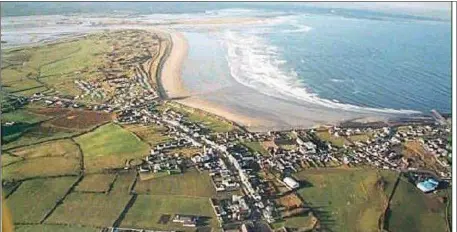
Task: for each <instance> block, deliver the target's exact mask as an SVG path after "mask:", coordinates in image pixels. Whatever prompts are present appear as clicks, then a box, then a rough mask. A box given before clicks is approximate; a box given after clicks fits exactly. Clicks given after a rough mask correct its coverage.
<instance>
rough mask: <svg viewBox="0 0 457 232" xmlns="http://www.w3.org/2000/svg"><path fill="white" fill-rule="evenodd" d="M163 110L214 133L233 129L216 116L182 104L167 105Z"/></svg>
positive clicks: (229, 124) (233, 127) (232, 126)
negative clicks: (180, 114) (182, 115)
mask: <svg viewBox="0 0 457 232" xmlns="http://www.w3.org/2000/svg"><path fill="white" fill-rule="evenodd" d="M164 108H165V109H172V110H174V111H177V112H180V113H182V114H184V115H186V116H187V117H188V118H189V119H190V120H191V121H193V122H199V123H202V124H203V125H204V126H206V127H207V128H209V129H211V130H212V131H214V132H221V133H222V132H228V131H232V130H234V129H235V126H234V125H232V124H231V123H229V122H227V121H226V120H224V119H221V118H219V117H217V116H214V115H210V114H208V113H206V112H204V111H201V110H198V109H193V108H190V107H187V106H184V105H182V104H176V103H169V104H167V105H166V106H165V107H164Z"/></svg>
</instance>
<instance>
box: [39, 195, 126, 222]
mask: <svg viewBox="0 0 457 232" xmlns="http://www.w3.org/2000/svg"><path fill="white" fill-rule="evenodd" d="M129 199H130V196H129V195H128V194H115V195H112V194H109V195H106V194H99V193H76V192H72V193H70V194H69V195H68V196H67V197H66V198H65V200H64V202H63V204H61V205H59V206H58V207H57V209H56V210H55V211H54V213H53V214H52V215H51V216H50V217H49V218H48V219H47V220H46V222H48V223H58V224H67V223H68V224H78V225H85V226H94V227H97V226H98V227H103V226H110V225H112V224H113V223H114V221H115V220H116V219H117V218H118V216H119V215H120V213H121V212H122V210H123V209H124V207H125V205H126V204H127V202H128V201H129Z"/></svg>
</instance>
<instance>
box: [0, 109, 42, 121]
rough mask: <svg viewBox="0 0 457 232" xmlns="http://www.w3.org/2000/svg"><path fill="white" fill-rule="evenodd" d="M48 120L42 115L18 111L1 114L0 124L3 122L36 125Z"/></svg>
mask: <svg viewBox="0 0 457 232" xmlns="http://www.w3.org/2000/svg"><path fill="white" fill-rule="evenodd" d="M46 119H48V117H46V116H44V115H38V114H34V113H31V112H29V111H28V110H27V109H18V110H15V111H11V112H8V113H4V114H2V123H5V122H24V123H36V122H41V121H43V120H46Z"/></svg>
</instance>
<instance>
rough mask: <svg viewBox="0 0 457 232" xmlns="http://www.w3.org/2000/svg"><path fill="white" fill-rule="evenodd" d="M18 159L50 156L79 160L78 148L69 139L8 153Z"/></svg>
mask: <svg viewBox="0 0 457 232" xmlns="http://www.w3.org/2000/svg"><path fill="white" fill-rule="evenodd" d="M10 152H11V153H13V154H14V155H16V156H18V157H24V158H38V157H50V156H62V157H68V158H79V156H80V154H79V150H78V146H77V145H76V144H75V143H74V142H73V141H71V140H69V139H63V140H56V141H50V142H44V143H40V144H37V145H32V146H26V147H21V148H17V149H14V150H11V151H10Z"/></svg>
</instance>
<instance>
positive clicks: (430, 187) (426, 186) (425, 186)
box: [416, 178, 439, 193]
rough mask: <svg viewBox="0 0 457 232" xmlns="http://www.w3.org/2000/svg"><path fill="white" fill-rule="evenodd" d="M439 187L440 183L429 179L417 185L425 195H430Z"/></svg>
mask: <svg viewBox="0 0 457 232" xmlns="http://www.w3.org/2000/svg"><path fill="white" fill-rule="evenodd" d="M438 185H439V182H438V181H436V180H435V179H432V178H429V179H427V180H425V181H422V182H419V183H417V185H416V186H417V188H418V189H420V190H421V191H422V192H424V193H428V192H431V191H434V190H435V189H436V188H437V187H438Z"/></svg>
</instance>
